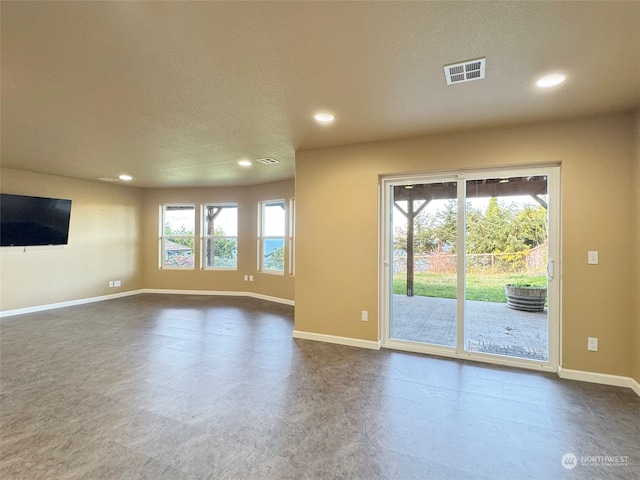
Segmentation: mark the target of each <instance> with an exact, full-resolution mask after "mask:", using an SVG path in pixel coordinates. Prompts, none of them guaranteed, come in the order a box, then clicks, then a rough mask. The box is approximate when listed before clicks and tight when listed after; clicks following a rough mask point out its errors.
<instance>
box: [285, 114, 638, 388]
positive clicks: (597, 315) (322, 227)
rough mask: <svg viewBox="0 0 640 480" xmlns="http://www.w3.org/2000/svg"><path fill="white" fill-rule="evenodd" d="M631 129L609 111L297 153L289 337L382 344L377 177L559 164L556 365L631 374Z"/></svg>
mask: <svg viewBox="0 0 640 480" xmlns="http://www.w3.org/2000/svg"><path fill="white" fill-rule="evenodd" d="M633 130H634V119H633V116H632V115H615V116H602V117H595V118H589V119H581V120H576V121H567V122H557V123H547V124H542V125H530V126H522V127H512V128H500V129H490V130H479V131H471V132H465V133H456V134H447V135H435V136H429V137H420V138H412V139H405V140H397V141H389V142H380V143H369V144H362V145H355V146H347V147H339V148H331V149H322V150H313V151H303V152H297V154H296V201H297V220H296V222H297V225H296V228H297V257H296V262H297V277H296V327H295V328H296V330H299V331H302V332H312V333H320V334H329V335H337V336H343V337H351V338H357V339H363V340H378V339H379V338H380V337H379V333H378V325H377V323H376V321H375V319H376V318H377V313H378V312H377V306H378V273H377V262H378V245H377V242H378V182H379V175H383V174H391V173H401V172H438V171H448V170H456V169H468V168H478V167H491V166H507V165H523V164H536V163H557V162H561V164H562V167H561V177H562V178H561V185H562V186H561V188H562V199H561V201H562V241H563V281H562V289H563V294H562V318H563V338H562V339H561V342H562V348H563V366H564V368H567V369H576V370H584V371H590V372H601V373H608V374H615V375H623V376H629V375H630V374H631V361H630V359H631V347H632V342H631V341H630V338H631V334H632V330H633V322H632V314H633V313H632V312H633V305H632V304H633V302H632V300H631V296H632V290H631V288H632V286H631V280H632V268H631V263H630V262H629V257H630V254H631V252H633V251H634V250H633V248H634V244H633V243H632V240H631V234H632V222H633V220H634V218H637V217H633V216H632V207H631V198H632V189H633V185H632V180H631V172H632V162H633V150H632V145H633ZM636 246H637V244H636ZM588 250H598V251H599V252H600V265H597V266H592V265H591V266H590V265H587V261H586V259H587V251H588ZM361 310H368V311H369V315H370V318H371V319H372V320H373V321H369V322H366V323H365V322H362V321H361V319H360V311H361ZM588 336H595V337H598V338H599V351H598V352H588V351H587V349H586V344H587V337H588Z"/></svg>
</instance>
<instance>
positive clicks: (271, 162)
mask: <svg viewBox="0 0 640 480" xmlns="http://www.w3.org/2000/svg"><path fill="white" fill-rule="evenodd" d="M256 162H260V163H264V164H265V165H274V164H276V163H280V160H276V159H275V158H271V157H265V158H256Z"/></svg>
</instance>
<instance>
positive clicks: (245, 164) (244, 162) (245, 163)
mask: <svg viewBox="0 0 640 480" xmlns="http://www.w3.org/2000/svg"><path fill="white" fill-rule="evenodd" d="M238 165H240V166H241V167H250V166H251V160H240V161H239V162H238Z"/></svg>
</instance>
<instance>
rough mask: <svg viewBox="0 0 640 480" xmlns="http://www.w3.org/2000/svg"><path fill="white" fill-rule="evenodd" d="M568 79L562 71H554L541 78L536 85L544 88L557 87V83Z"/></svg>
mask: <svg viewBox="0 0 640 480" xmlns="http://www.w3.org/2000/svg"><path fill="white" fill-rule="evenodd" d="M566 79H567V77H566V76H564V75H562V74H561V73H552V74H550V75H545V76H544V77H541V78H539V79H538V81H537V82H536V85H537V86H538V87H542V88H548V87H555V86H556V85H560V84H561V83H562V82H564V81H565V80H566Z"/></svg>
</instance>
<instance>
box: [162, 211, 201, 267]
mask: <svg viewBox="0 0 640 480" xmlns="http://www.w3.org/2000/svg"><path fill="white" fill-rule="evenodd" d="M195 212H196V208H195V206H194V205H162V206H161V207H160V217H161V221H160V225H161V227H160V268H193V267H194V254H193V248H194V245H195V223H196V214H195Z"/></svg>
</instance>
